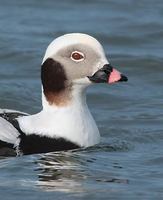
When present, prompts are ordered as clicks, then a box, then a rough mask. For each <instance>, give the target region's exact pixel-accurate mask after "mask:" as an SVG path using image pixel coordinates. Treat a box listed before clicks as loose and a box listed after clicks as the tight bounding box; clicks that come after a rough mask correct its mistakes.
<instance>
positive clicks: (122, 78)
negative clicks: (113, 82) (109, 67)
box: [118, 74, 128, 82]
mask: <svg viewBox="0 0 163 200" xmlns="http://www.w3.org/2000/svg"><path fill="white" fill-rule="evenodd" d="M127 81H128V78H127V77H126V76H125V75H123V74H121V79H120V80H119V81H118V82H127Z"/></svg>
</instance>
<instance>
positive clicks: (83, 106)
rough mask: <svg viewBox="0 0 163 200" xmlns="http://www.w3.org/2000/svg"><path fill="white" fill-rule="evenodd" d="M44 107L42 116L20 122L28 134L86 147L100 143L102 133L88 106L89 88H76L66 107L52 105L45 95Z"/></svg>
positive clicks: (38, 115)
mask: <svg viewBox="0 0 163 200" xmlns="http://www.w3.org/2000/svg"><path fill="white" fill-rule="evenodd" d="M54 102H55V101H54ZM42 103H43V110H42V111H41V112H40V113H38V114H36V115H32V116H29V117H24V118H23V119H22V120H19V122H20V125H21V128H22V129H23V130H24V131H25V132H26V133H27V134H32V133H35V134H38V135H44V136H48V137H52V138H54V137H56V138H60V137H62V138H65V139H67V140H69V141H71V142H74V143H75V144H78V145H80V146H83V147H88V146H92V145H94V144H96V143H98V142H99V140H100V135H99V131H98V128H97V126H96V123H95V121H94V119H93V117H92V115H91V113H90V111H89V109H88V106H87V103H86V88H83V87H80V86H79V87H78V88H73V89H72V93H71V98H70V100H69V102H67V103H66V104H65V105H62V106H61V105H59V106H58V105H56V104H50V103H49V102H48V101H47V99H46V97H45V96H44V94H43V96H42Z"/></svg>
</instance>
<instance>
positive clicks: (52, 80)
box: [41, 58, 70, 106]
mask: <svg viewBox="0 0 163 200" xmlns="http://www.w3.org/2000/svg"><path fill="white" fill-rule="evenodd" d="M41 80H42V84H43V90H44V94H45V97H46V99H47V101H48V102H49V104H50V105H52V104H56V105H57V106H63V105H65V104H67V103H68V101H69V99H70V92H69V90H70V89H69V88H68V87H66V82H67V78H66V74H65V71H64V68H63V66H62V65H61V64H60V63H59V62H57V61H55V60H53V59H52V58H48V59H47V60H46V61H45V62H44V63H43V64H42V67H41Z"/></svg>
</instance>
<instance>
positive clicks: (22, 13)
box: [0, 0, 163, 200]
mask: <svg viewBox="0 0 163 200" xmlns="http://www.w3.org/2000/svg"><path fill="white" fill-rule="evenodd" d="M0 5H1V6H0V27H1V28H0V86H1V87H0V107H1V108H10V109H11V108H12V109H17V110H21V111H25V112H28V113H35V112H38V111H39V110H40V109H41V87H40V65H41V62H42V58H43V55H44V52H45V49H46V47H47V45H48V44H49V43H50V42H51V41H52V40H53V39H54V38H56V37H58V36H60V35H62V34H65V33H69V32H84V33H88V34H90V35H92V36H94V37H96V38H97V39H98V40H99V41H100V42H101V43H102V44H103V46H104V48H105V51H106V54H107V57H108V59H109V60H110V62H111V63H112V65H114V66H115V67H116V68H117V69H119V70H120V71H122V72H123V73H124V74H126V75H127V76H128V77H129V82H128V83H124V84H117V85H113V86H107V85H98V86H97V85H96V86H95V87H92V88H90V89H89V90H88V95H87V96H88V104H89V107H90V109H91V111H92V114H93V116H94V118H95V119H96V122H97V124H98V127H99V129H100V133H101V136H102V141H101V143H100V144H99V145H97V146H95V147H92V148H88V149H83V150H79V151H75V152H74V151H73V152H71V151H70V152H65V153H57V154H56V153H50V154H41V155H32V156H23V157H19V158H2V159H0V180H1V181H0V196H1V198H3V199H5V200H10V199H12V200H14V199H17V200H19V199H21V200H22V199H28V200H33V199H40V200H44V199H57V200H58V199H120V200H122V199H125V200H126V199H129V200H131V199H136V200H137V199H143V200H144V199H147V200H149V199H152V200H153V199H155V200H156V199H163V145H162V144H163V109H162V105H163V101H162V99H163V89H162V86H163V50H162V47H163V39H162V36H163V20H162V19H163V2H162V1H161V0H155V1H152V0H148V1H147V0H139V1H134V0H123V1H113V0H83V1H81V0H62V1H56V0H54V1H52V0H46V1H43V0H40V1H37V0H28V1H25V0H22V1H19V0H12V1H9V0H6V1H2V0H0Z"/></svg>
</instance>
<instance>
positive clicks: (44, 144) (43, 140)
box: [19, 134, 79, 155]
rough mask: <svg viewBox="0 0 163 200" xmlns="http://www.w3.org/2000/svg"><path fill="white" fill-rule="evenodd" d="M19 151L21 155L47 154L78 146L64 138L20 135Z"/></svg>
mask: <svg viewBox="0 0 163 200" xmlns="http://www.w3.org/2000/svg"><path fill="white" fill-rule="evenodd" d="M20 139H21V141H20V145H19V147H20V150H21V151H22V152H23V154H25V155H26V154H35V153H48V152H54V151H64V150H71V149H77V148H79V146H78V145H77V144H74V143H72V142H70V141H67V140H65V139H64V138H57V139H56V138H49V137H46V136H39V135H36V134H31V135H25V134H21V135H20Z"/></svg>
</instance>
